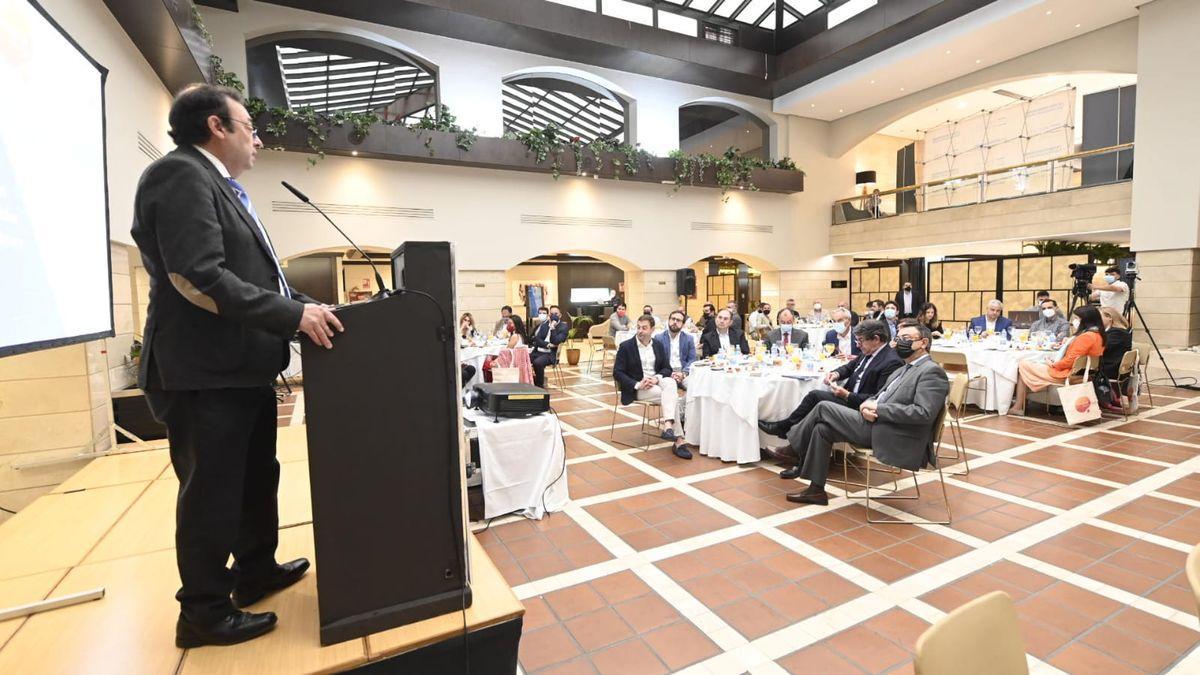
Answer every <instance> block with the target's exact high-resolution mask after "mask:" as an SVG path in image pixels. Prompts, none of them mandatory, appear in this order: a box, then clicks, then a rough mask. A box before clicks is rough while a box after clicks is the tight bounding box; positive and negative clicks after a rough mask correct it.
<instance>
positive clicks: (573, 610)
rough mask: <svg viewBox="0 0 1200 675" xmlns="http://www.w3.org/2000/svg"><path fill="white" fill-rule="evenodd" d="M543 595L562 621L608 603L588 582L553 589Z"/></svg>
mask: <svg viewBox="0 0 1200 675" xmlns="http://www.w3.org/2000/svg"><path fill="white" fill-rule="evenodd" d="M542 597H543V599H544V600H545V601H546V604H547V605H549V606H550V609H552V610H554V614H555V616H557V617H558V618H559V619H560V620H562V621H566V620H567V619H572V618H574V617H577V616H579V615H580V614H587V613H588V612H592V611H595V610H597V609H600V608H601V607H604V606H605V604H606V603H605V601H604V598H602V597H601V596H600V594H599V593H597V592H596V591H595V589H593V588H592V587H591V586H590V585H588V584H580V585H578V586H570V587H567V588H563V589H560V590H557V591H552V592H550V593H547V594H545V595H544V596H542Z"/></svg>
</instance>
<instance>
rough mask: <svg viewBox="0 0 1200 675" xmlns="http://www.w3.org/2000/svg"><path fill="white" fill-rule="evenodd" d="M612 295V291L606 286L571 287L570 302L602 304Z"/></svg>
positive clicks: (576, 303)
mask: <svg viewBox="0 0 1200 675" xmlns="http://www.w3.org/2000/svg"><path fill="white" fill-rule="evenodd" d="M610 297H612V291H610V290H608V289H607V288H572V289H571V304H573V305H590V304H603V303H606V302H608V299H609V298H610Z"/></svg>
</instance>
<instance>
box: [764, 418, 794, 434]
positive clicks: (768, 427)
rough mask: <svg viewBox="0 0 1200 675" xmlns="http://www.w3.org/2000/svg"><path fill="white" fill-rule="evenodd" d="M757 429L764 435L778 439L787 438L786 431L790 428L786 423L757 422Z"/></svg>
mask: <svg viewBox="0 0 1200 675" xmlns="http://www.w3.org/2000/svg"><path fill="white" fill-rule="evenodd" d="M758 428H759V430H761V431H762V432H763V433H764V434H770V435H772V436H776V437H778V438H787V432H788V429H790V428H791V427H789V426H788V425H787V423H786V422H764V421H762V420H759V421H758Z"/></svg>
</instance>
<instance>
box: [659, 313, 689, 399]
mask: <svg viewBox="0 0 1200 675" xmlns="http://www.w3.org/2000/svg"><path fill="white" fill-rule="evenodd" d="M686 319H687V314H684V313H683V310H682V309H677V310H675V311H674V312H671V314H670V315H669V316H668V317H667V329H666V330H665V331H663V332H661V333H659V334H658V335H655V336H654V339H655V340H658V341H659V342H661V343H662V346H663V347H664V348H665V349H666V350H667V360H668V361H670V363H671V378H672V379H673V380H675V385H676V386H678V387H679V388H680V389H687V375H688V370H689V369H691V367H692V364H693V363H694V362H695V361H696V341H695V340H693V339H692V336H690V335H688V334H687V333H686V332H684V330H683V324H684V321H685V320H686Z"/></svg>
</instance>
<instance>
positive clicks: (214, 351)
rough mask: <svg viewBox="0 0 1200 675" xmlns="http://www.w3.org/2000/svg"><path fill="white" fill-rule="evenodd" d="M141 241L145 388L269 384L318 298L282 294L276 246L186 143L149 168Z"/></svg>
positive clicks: (138, 214) (138, 201)
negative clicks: (145, 281)
mask: <svg viewBox="0 0 1200 675" xmlns="http://www.w3.org/2000/svg"><path fill="white" fill-rule="evenodd" d="M266 197H267V195H263V196H262V197H261V198H260V203H261V204H263V205H266V204H268V203H269V202H268V201H267V199H266ZM133 238H134V240H135V241H136V242H137V245H138V249H140V251H141V254H142V262H143V264H144V265H145V267H146V272H147V273H148V274H149V276H150V308H149V310H148V312H147V318H146V330H145V337H144V339H143V346H142V362H141V371H140V372H139V373H138V386H139V387H141V388H142V389H165V390H189V389H224V388H230V387H259V386H266V385H270V384H271V382H272V381H274V379H275V376H276V375H277V374H278V373H279V372H280V371H281V370H282V369H283V368H285V367H286V366H287V362H288V340H289V338H291V336H292V335H293V334H294V333H295V332H296V329H297V328H298V327H299V325H300V316H301V315H302V314H303V313H304V303H306V302H315V301H314V300H312V298H309V297H307V296H305V295H303V294H301V293H298V292H297V291H295V290H291V292H292V298H291V299H289V298H287V297H284V296H283V295H281V294H280V292H279V277H278V272H277V271H276V267H275V262H274V261H273V257H272V255H271V252H270V245H269V242H268V241H267V240H266V239H264V238H263V236H262V235H261V234H260V231H259V228H258V225H257V224H256V223H255V222H254V218H253V217H251V215H250V214H249V212H247V211H246V209H245V207H243V206H242V203H241V202H240V201H238V198H237V196H236V195H235V194H234V192H233V189H232V188H231V187H230V186H229V183H228V182H227V181H226V180H225V178H223V177H222V176H221V174H220V172H218V171H217V168H216V167H215V166H213V164H212V162H210V161H208V159H207V158H205V157H204V156H203V155H201V154H200V152H199V151H198V150H196V149H194V148H191V147H183V148H177V149H175V150H173V151H171V152H170V153H168V154H167V155H166V156H165V157H163V158H161V159H159V160H157V161H155V162H154V163H153V164H151V165H150V166H149V167H147V168H146V171H145V172H144V173H143V174H142V177H141V179H140V180H139V181H138V188H137V194H136V196H135V197H134V203H133Z"/></svg>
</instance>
